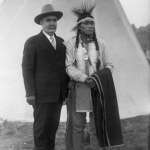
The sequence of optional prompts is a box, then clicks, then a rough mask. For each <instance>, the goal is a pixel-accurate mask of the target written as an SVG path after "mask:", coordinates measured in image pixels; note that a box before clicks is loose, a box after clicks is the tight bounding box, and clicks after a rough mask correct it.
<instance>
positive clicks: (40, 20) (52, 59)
mask: <svg viewBox="0 0 150 150" xmlns="http://www.w3.org/2000/svg"><path fill="white" fill-rule="evenodd" d="M62 15H63V13H62V12H60V11H55V10H54V8H53V7H52V5H50V4H47V5H45V6H44V7H43V8H42V12H41V14H39V15H38V16H36V17H35V22H36V23H37V24H39V25H41V26H42V31H41V32H40V33H39V34H37V35H35V36H33V37H31V38H29V39H28V40H27V41H26V43H25V46H24V52H23V61H22V69H23V77H24V84H25V89H26V97H27V102H28V103H29V104H30V105H32V106H33V108H34V125H33V131H34V144H35V146H34V147H35V148H34V149H35V150H54V147H55V135H56V131H57V128H58V125H59V120H60V112H61V107H62V103H63V100H64V99H65V94H66V89H67V79H68V78H67V75H66V72H65V52H66V47H65V45H64V44H63V39H62V38H60V37H58V36H57V35H56V34H55V31H56V28H57V21H58V20H59V19H60V18H61V17H62Z"/></svg>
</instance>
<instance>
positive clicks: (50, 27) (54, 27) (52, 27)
mask: <svg viewBox="0 0 150 150" xmlns="http://www.w3.org/2000/svg"><path fill="white" fill-rule="evenodd" d="M48 28H49V29H56V26H49V27H48Z"/></svg>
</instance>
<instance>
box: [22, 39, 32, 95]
mask: <svg viewBox="0 0 150 150" xmlns="http://www.w3.org/2000/svg"><path fill="white" fill-rule="evenodd" d="M34 69H35V46H34V43H33V42H32V41H30V40H28V41H27V42H26V43H25V45H24V50H23V59H22V73H23V79H24V85H25V90H26V97H29V96H35V78H34Z"/></svg>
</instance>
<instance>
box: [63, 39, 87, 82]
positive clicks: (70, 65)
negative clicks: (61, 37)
mask: <svg viewBox="0 0 150 150" xmlns="http://www.w3.org/2000/svg"><path fill="white" fill-rule="evenodd" d="M65 45H66V72H67V74H68V75H69V77H70V78H71V79H73V80H75V81H79V82H84V81H85V80H86V78H87V75H86V74H85V73H83V72H82V71H80V70H79V69H78V68H77V67H76V66H75V65H74V63H75V47H74V45H73V43H71V41H68V42H67V43H66V44H65Z"/></svg>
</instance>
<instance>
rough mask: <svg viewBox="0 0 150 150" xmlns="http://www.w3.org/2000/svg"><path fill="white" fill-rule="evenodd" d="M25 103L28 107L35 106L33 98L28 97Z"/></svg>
mask: <svg viewBox="0 0 150 150" xmlns="http://www.w3.org/2000/svg"><path fill="white" fill-rule="evenodd" d="M27 103H28V104H29V105H32V106H34V105H35V96H28V97H27Z"/></svg>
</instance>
